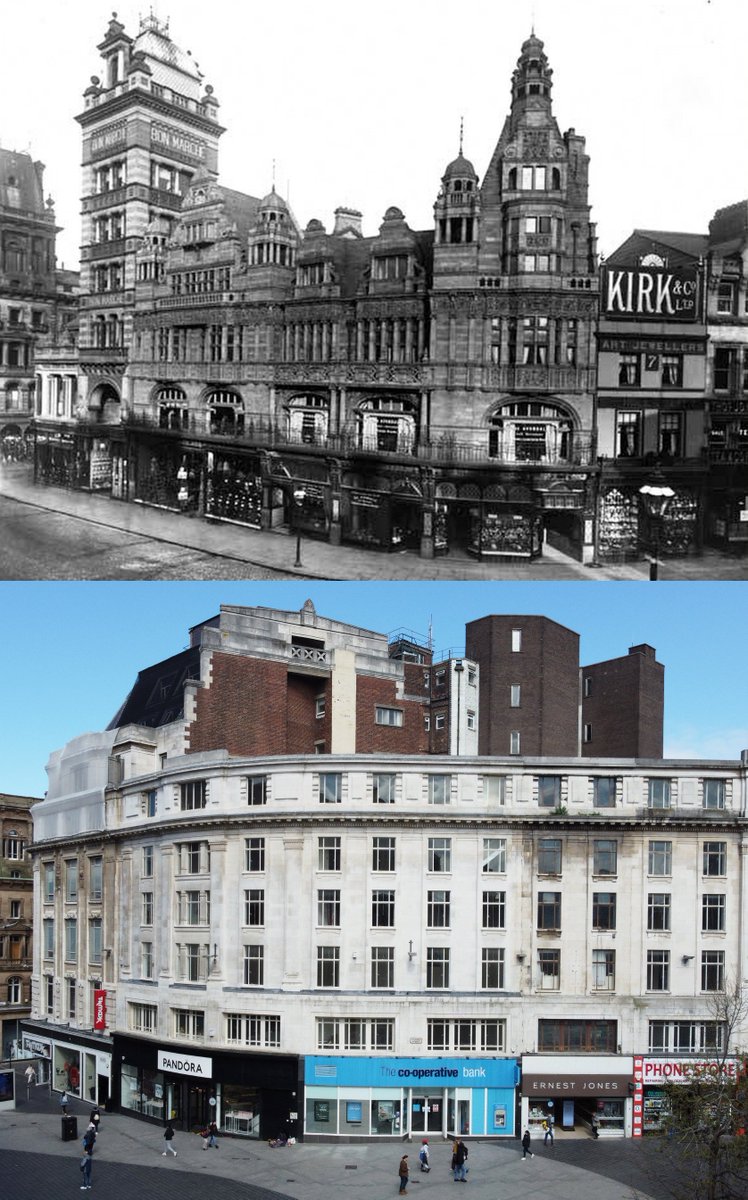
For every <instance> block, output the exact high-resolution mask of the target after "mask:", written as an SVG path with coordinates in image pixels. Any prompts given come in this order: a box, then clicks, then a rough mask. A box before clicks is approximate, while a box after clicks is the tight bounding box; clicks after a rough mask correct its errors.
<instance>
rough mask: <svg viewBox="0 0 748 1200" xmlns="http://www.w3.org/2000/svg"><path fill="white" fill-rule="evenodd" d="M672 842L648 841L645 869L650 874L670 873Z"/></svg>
mask: <svg viewBox="0 0 748 1200" xmlns="http://www.w3.org/2000/svg"><path fill="white" fill-rule="evenodd" d="M672 860H673V843H672V842H660V841H653V842H650V843H649V856H648V863H647V871H648V874H650V875H672Z"/></svg>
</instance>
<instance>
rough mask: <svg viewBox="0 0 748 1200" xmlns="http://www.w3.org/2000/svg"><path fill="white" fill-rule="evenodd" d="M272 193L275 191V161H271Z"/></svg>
mask: <svg viewBox="0 0 748 1200" xmlns="http://www.w3.org/2000/svg"><path fill="white" fill-rule="evenodd" d="M273 191H275V159H273Z"/></svg>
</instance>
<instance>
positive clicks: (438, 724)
mask: <svg viewBox="0 0 748 1200" xmlns="http://www.w3.org/2000/svg"><path fill="white" fill-rule="evenodd" d="M446 724H447V716H446V713H443V712H438V713H435V714H434V729H444V728H445V727H446Z"/></svg>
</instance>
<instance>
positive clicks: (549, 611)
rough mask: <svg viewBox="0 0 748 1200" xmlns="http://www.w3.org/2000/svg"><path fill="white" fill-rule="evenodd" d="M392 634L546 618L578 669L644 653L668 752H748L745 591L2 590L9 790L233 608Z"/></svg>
mask: <svg viewBox="0 0 748 1200" xmlns="http://www.w3.org/2000/svg"><path fill="white" fill-rule="evenodd" d="M307 598H311V600H312V601H313V602H314V604H315V607H316V608H317V611H318V612H320V613H322V614H324V615H325V616H329V617H332V618H334V619H337V620H341V621H347V622H350V623H352V624H356V625H362V626H364V627H365V628H368V629H374V630H378V631H380V632H382V633H390V632H392V631H394V630H395V629H398V628H401V627H405V628H408V629H411V630H413V631H415V632H416V633H418V634H420V635H422V636H423V637H424V638H425V637H426V636H427V634H428V628H429V623H430V622H431V625H432V629H433V639H434V647H435V649H436V650H440V649H447V648H454V649H459V648H460V647H462V646H463V645H464V640H465V634H464V627H465V622H466V621H470V620H473V619H474V618H476V617H480V616H485V615H486V614H487V613H491V612H498V613H537V614H541V615H544V616H548V617H551V618H552V619H553V620H555V621H559V622H560V623H561V624H563V625H567V626H568V627H569V628H571V629H574V630H575V631H576V632H577V633H579V634H580V635H581V651H580V653H581V660H582V663H592V662H597V661H599V660H601V659H604V658H613V657H616V656H618V655H622V654H626V652H627V650H628V648H629V646H632V645H637V644H638V643H640V642H648V643H649V644H650V645H653V646H654V647H655V648H656V650H657V657H658V659H659V660H660V662H662V663H664V665H665V668H666V672H665V718H666V719H665V753H666V755H669V756H671V755H672V756H680V755H684V756H686V757H694V758H699V757H705V758H738V757H739V755H740V751H741V750H742V749H744V748H748V697H747V696H746V679H748V638H747V637H746V632H745V614H746V605H747V604H748V583H657V584H650V583H641V584H639V583H602V582H601V583H557V584H554V583H540V584H538V583H420V582H419V583H400V582H389V581H388V582H373V583H308V582H306V583H254V582H252V581H247V582H242V583H230V582H226V583H223V582H211V583H174V582H170V583H135V582H132V583H90V582H87V583H53V582H47V583H4V584H2V585H0V617H1V618H2V623H3V630H4V633H5V644H4V647H3V656H4V661H5V687H4V688H3V693H2V703H1V705H0V730H1V731H2V735H1V736H2V750H1V751H0V791H2V792H6V793H10V794H16V795H38V796H42V795H43V794H44V791H45V789H46V775H45V770H44V768H45V764H46V762H47V758H48V756H49V753H50V751H52V750H55V749H58V748H59V747H60V746H62V745H64V743H65V742H66V741H68V740H69V739H70V738H72V737H75V736H76V735H77V734H79V733H85V732H88V731H90V730H97V729H103V728H105V727H106V725H107V724H108V723H109V721H110V720H111V718H112V717H113V716H114V714H115V712H116V711H117V709H118V707H119V705H120V704H121V702H122V700H123V699H124V697H125V696H126V695H127V693H128V691H129V689H130V687H131V686H132V684H133V682H134V680H135V676H136V674H137V672H138V670H140V669H142V668H143V667H147V666H149V665H150V664H151V663H154V662H158V661H159V660H160V659H163V658H168V657H169V655H171V654H176V653H177V652H178V651H179V650H181V649H183V648H184V647H185V646H186V645H187V642H188V630H189V628H190V626H192V625H196V624H198V623H199V622H200V621H202V620H205V619H206V618H207V617H210V616H212V615H214V614H215V613H217V612H218V609H219V606H220V605H221V604H222V603H224V604H245V605H249V606H252V605H264V606H268V607H277V608H287V609H289V610H294V609H299V608H300V607H301V606H302V604H303V603H304V601H305V600H306V599H307Z"/></svg>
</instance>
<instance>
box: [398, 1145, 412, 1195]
mask: <svg viewBox="0 0 748 1200" xmlns="http://www.w3.org/2000/svg"><path fill="white" fill-rule="evenodd" d="M408 1173H409V1167H408V1156H407V1154H404V1155H403V1156H402V1158H401V1159H400V1166H399V1168H398V1174H399V1176H400V1191H399V1192H398V1195H399V1196H404V1195H405V1194H406V1193H407V1191H408Z"/></svg>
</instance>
